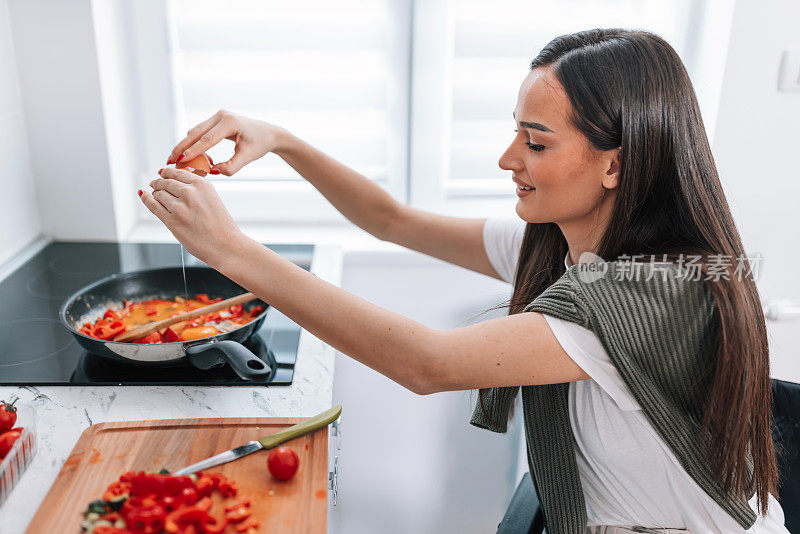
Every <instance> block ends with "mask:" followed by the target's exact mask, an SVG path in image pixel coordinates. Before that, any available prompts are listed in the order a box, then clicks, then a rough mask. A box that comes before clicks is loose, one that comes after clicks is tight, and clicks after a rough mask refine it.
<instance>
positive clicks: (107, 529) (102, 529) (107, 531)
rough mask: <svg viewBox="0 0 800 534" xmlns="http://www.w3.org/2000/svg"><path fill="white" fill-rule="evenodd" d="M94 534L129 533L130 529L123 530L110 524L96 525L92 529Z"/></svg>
mask: <svg viewBox="0 0 800 534" xmlns="http://www.w3.org/2000/svg"><path fill="white" fill-rule="evenodd" d="M92 532H93V533H94V534H131V531H130V530H124V529H121V528H117V527H114V526H111V525H98V526H96V527H94V530H93V531H92Z"/></svg>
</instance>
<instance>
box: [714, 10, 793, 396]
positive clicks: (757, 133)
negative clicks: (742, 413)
mask: <svg viewBox="0 0 800 534" xmlns="http://www.w3.org/2000/svg"><path fill="white" fill-rule="evenodd" d="M798 23H800V2H797V1H796V0H771V1H770V2H767V3H765V2H760V1H758V0H737V2H736V7H735V9H734V15H733V23H732V33H731V39H730V43H729V48H728V59H727V65H726V69H725V76H724V79H723V85H722V91H721V96H720V105H719V112H718V113H719V114H718V122H717V126H716V132H715V138H714V145H713V148H714V157H715V159H716V163H717V166H718V169H719V171H720V177H721V179H722V182H723V185H724V187H725V192H726V195H727V196H728V201H729V203H730V204H731V208H732V209H733V211H734V217H736V220H737V225H738V227H739V230H740V232H741V234H742V239H743V241H744V245H745V249H746V250H747V252H748V254H755V253H761V254H763V256H764V260H763V263H762V271H761V276H760V279H759V288H760V291H761V293H762V297H763V298H764V300H770V299H776V298H786V299H791V300H794V301H796V302H798V303H800V277H798V276H797V266H798V265H799V264H800V164H798V159H797V158H798V155H800V132H798V128H800V92H794V93H788V92H779V91H778V73H779V65H780V59H781V53H782V52H783V50H784V49H785V48H800V32H799V31H798ZM797 75H800V73H795V76H797ZM798 324H800V321H795V322H786V323H773V324H771V325H770V335H771V340H770V341H771V350H772V367H773V376H775V377H778V378H785V379H788V380H793V381H800V359H798V357H797V356H798V355H800V336H798V335H797V326H798Z"/></svg>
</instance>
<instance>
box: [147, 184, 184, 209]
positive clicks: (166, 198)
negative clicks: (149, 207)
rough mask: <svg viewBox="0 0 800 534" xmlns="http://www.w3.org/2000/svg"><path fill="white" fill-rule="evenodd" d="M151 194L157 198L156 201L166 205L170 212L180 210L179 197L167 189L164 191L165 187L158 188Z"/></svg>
mask: <svg viewBox="0 0 800 534" xmlns="http://www.w3.org/2000/svg"><path fill="white" fill-rule="evenodd" d="M151 196H152V197H153V198H154V199H155V201H156V202H158V203H159V204H161V205H162V206H164V208H165V209H166V210H167V211H168V212H169V213H171V214H174V213H175V212H176V211H178V203H179V202H180V201H179V200H178V199H177V197H175V196H173V195H171V194H170V193H168V192H167V191H164V190H163V189H158V190H156V191H153V194H152V195H151Z"/></svg>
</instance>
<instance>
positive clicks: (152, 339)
mask: <svg viewBox="0 0 800 534" xmlns="http://www.w3.org/2000/svg"><path fill="white" fill-rule="evenodd" d="M159 341H161V334H159V333H158V332H153V333H152V334H148V335H146V336H144V337H140V338H139V339H134V340H133V341H132V343H147V344H149V343H158V342H159Z"/></svg>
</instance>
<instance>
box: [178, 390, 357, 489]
mask: <svg viewBox="0 0 800 534" xmlns="http://www.w3.org/2000/svg"><path fill="white" fill-rule="evenodd" d="M341 413H342V405H341V404H337V405H336V406H334V407H333V408H331V409H330V410H326V411H324V412H322V413H321V414H319V415H315V416H314V417H310V418H308V419H306V420H305V421H303V422H302V423H298V424H296V425H294V426H290V427H289V428H287V429H285V430H281V431H280V432H276V433H275V434H272V435H271V436H266V437H263V438H261V439H259V440H256V441H249V442H247V443H245V444H244V445H242V446H241V447H236V448H235V449H231V450H229V451H225V452H222V453H220V454H217V455H216V456H212V457H211V458H206V459H205V460H203V461H201V462H197V463H196V464H192V465H190V466H188V467H184V468H183V469H179V470H177V471H175V472H174V473H172V474H173V475H190V474H192V473H195V472H197V471H203V470H205V469H208V468H209V467H214V466H216V465H220V464H225V463H228V462H232V461H234V460H238V459H239V458H241V457H242V456H247V455H248V454H251V453H254V452H257V451H261V450H267V449H272V448H274V447H277V446H278V445H280V444H281V443H284V442H286V441H289V440H290V439H294V438H296V437H299V436H302V435H304V434H308V433H309V432H313V431H314V430H319V429H320V428H325V427H326V426H328V425H329V424H331V423H332V422H334V421H336V420H337V419H338V418H339V415H341Z"/></svg>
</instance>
